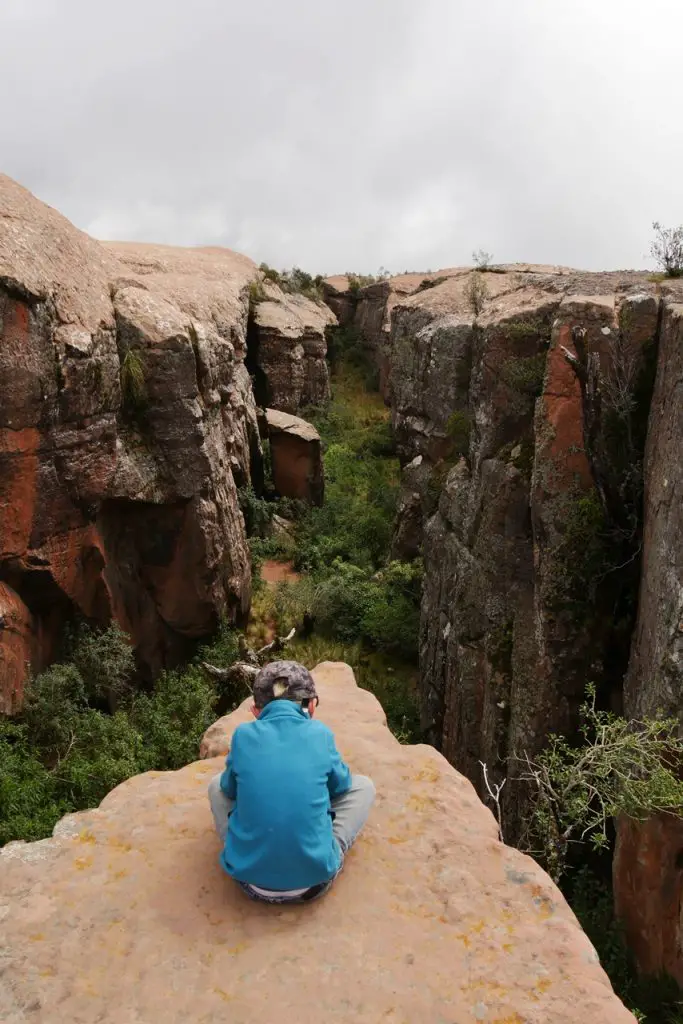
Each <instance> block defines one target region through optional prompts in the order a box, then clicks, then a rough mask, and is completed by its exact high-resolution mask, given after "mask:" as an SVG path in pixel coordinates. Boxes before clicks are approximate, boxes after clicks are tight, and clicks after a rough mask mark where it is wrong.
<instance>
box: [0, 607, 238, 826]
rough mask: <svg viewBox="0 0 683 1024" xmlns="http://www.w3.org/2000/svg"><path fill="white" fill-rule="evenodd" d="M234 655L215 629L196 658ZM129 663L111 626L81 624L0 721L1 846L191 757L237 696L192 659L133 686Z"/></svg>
mask: <svg viewBox="0 0 683 1024" xmlns="http://www.w3.org/2000/svg"><path fill="white" fill-rule="evenodd" d="M236 652H237V645H236V639H235V637H234V636H233V634H232V633H231V632H230V631H229V630H227V629H223V630H221V631H220V632H219V635H218V636H217V638H216V642H215V644H213V645H212V647H211V648H208V649H206V650H205V651H203V652H202V656H203V657H205V658H206V659H207V660H212V659H214V660H215V659H220V660H221V661H222V662H223V663H224V664H229V663H230V661H231V660H234V658H235V657H236ZM134 669H135V662H134V658H133V652H132V649H131V647H130V645H129V644H128V642H127V638H126V636H125V634H123V633H122V632H121V631H120V630H119V629H118V627H116V626H113V625H112V626H110V627H109V628H108V629H107V630H105V631H104V632H101V633H94V632H92V631H90V630H88V629H87V628H84V629H82V630H81V631H80V632H79V633H78V635H77V637H76V639H75V642H74V644H73V647H72V650H71V652H70V659H69V661H68V662H65V663H63V664H56V665H53V666H52V667H51V668H49V669H47V670H46V671H45V672H41V673H40V675H38V676H37V677H35V678H34V679H33V680H32V681H31V682H30V683H29V685H28V687H27V693H26V702H25V706H24V709H23V711H22V713H21V715H20V716H19V717H18V718H16V719H13V720H6V719H0V845H1V844H2V843H6V842H8V841H10V840H11V839H41V838H43V837H44V836H46V835H49V833H50V831H51V830H52V828H53V826H54V824H55V822H56V821H57V820H58V819H59V818H60V817H61V816H62V815H63V814H66V813H67V812H69V811H75V810H81V809H83V808H86V807H93V806H96V805H97V804H98V803H99V802H100V801H101V800H102V798H103V797H104V796H105V795H106V794H107V793H108V792H109V790H110V789H112V788H113V787H114V786H116V785H118V784H119V783H120V782H123V781H124V779H127V778H130V776H131V775H136V774H138V773H139V772H144V771H148V770H151V769H175V768H180V767H181V766H182V765H184V764H187V763H188V762H189V761H192V760H194V758H196V756H197V750H198V744H199V740H200V738H201V736H202V733H203V732H204V731H205V729H207V728H208V726H209V725H210V724H211V723H212V722H213V721H214V720H215V717H216V714H215V711H216V705H217V702H218V700H219V699H222V700H223V701H224V702H226V703H227V704H228V705H229V704H230V703H232V705H233V706H234V704H236V703H237V701H238V700H239V699H241V697H242V696H243V695H237V694H234V695H230V694H227V695H225V694H220V693H219V692H217V691H216V689H215V688H214V686H213V685H212V684H211V683H210V682H209V681H208V680H207V679H206V678H205V676H204V674H203V673H202V672H201V671H200V669H199V668H198V667H197V666H196V665H190V666H188V667H187V668H186V669H185V670H183V671H176V672H163V673H162V674H161V675H160V676H159V678H158V679H157V680H156V682H155V685H154V689H153V691H152V692H151V693H140V692H135V691H134V690H133V689H132V688H131V686H130V684H131V682H132V679H133V673H134ZM112 700H114V703H115V705H116V710H115V711H113V712H112V711H110V710H109V708H110V707H111V705H112Z"/></svg>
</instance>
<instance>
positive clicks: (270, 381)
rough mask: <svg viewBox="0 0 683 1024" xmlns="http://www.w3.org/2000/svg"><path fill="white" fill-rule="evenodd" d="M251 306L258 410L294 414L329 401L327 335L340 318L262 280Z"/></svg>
mask: <svg viewBox="0 0 683 1024" xmlns="http://www.w3.org/2000/svg"><path fill="white" fill-rule="evenodd" d="M262 287H263V294H264V298H263V299H261V300H260V301H258V302H256V303H254V304H253V308H252V313H251V317H250V322H249V353H248V359H247V365H248V366H249V369H250V370H251V371H252V372H253V373H254V386H255V391H256V399H257V402H258V403H259V405H260V406H263V407H266V406H267V407H269V408H272V409H277V410H279V411H280V412H286V413H290V414H293V415H295V414H296V413H298V412H299V410H300V409H303V408H305V407H306V406H307V405H318V406H320V405H324V404H325V402H327V401H328V399H329V397H330V381H329V374H328V370H327V362H326V360H325V356H326V354H327V341H326V336H325V332H326V331H327V329H328V328H329V327H332V326H334V325H336V323H337V318H336V316H335V315H334V313H333V312H332V311H331V310H330V309H329V308H328V307H327V306H326V305H324V304H323V303H317V302H313V301H312V300H311V299H308V298H306V296H304V295H298V294H286V293H285V292H283V291H282V290H281V289H280V288H278V287H277V285H274V284H272V283H271V282H268V281H266V282H264V284H263V285H262Z"/></svg>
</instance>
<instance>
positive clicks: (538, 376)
mask: <svg viewBox="0 0 683 1024" xmlns="http://www.w3.org/2000/svg"><path fill="white" fill-rule="evenodd" d="M545 364H546V355H545V352H540V353H538V354H537V355H533V356H517V357H512V358H510V359H506V360H505V362H504V363H503V365H502V366H501V371H500V375H501V378H502V379H503V380H504V381H505V383H506V384H507V385H508V387H511V388H512V389H513V390H514V391H518V392H519V393H520V394H522V395H528V396H529V397H530V398H538V396H539V395H540V394H541V392H542V391H543V380H544V377H545Z"/></svg>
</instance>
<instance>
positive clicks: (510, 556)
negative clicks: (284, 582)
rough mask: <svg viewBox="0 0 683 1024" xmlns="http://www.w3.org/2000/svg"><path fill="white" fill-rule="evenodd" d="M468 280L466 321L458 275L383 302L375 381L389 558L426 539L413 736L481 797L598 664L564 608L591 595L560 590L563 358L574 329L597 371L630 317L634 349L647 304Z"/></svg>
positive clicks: (564, 713) (627, 280) (612, 278)
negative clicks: (386, 371) (396, 477)
mask: <svg viewBox="0 0 683 1024" xmlns="http://www.w3.org/2000/svg"><path fill="white" fill-rule="evenodd" d="M481 278H482V279H483V280H484V281H485V284H486V295H485V301H484V303H483V308H481V309H479V310H478V311H477V314H478V315H476V316H475V310H474V309H473V308H472V299H471V294H470V284H471V281H472V275H468V274H465V273H460V274H456V273H453V274H451V275H450V276H448V277H446V279H445V280H444V281H441V282H440V283H438V284H437V285H435V286H434V287H432V288H426V289H424V288H423V289H422V290H421V291H419V292H414V293H413V294H412V295H410V296H409V297H407V298H404V299H402V300H401V301H400V302H397V303H396V304H395V305H394V308H393V312H392V316H391V349H390V353H391V365H390V370H391V372H390V378H389V392H390V396H391V403H392V423H393V427H394V433H395V436H396V440H397V446H398V450H399V453H400V456H401V459H402V461H404V463H407V464H408V465H406V468H405V469H404V483H403V487H402V492H401V502H400V514H399V520H398V530H397V541H396V543H397V544H398V545H399V546H400V545H401V544H404V545H405V543H406V540H405V537H406V536H407V537H408V539H409V540H410V539H411V538H412V541H411V542H410V543H408V544H407V547H404V550H406V551H408V552H409V553H411V554H412V553H414V551H415V548H416V542H417V540H418V538H419V536H420V529H421V525H422V527H423V529H424V539H423V557H424V561H425V583H424V592H423V603H422V614H421V621H422V625H421V633H420V664H421V692H422V724H423V727H424V729H425V731H426V732H425V734H426V736H427V737H428V738H429V739H430V740H431V741H432V742H434V743H435V744H436V745H437V747H438V748H439V749H440V750H442V751H443V753H444V754H445V755H446V756H447V757H448V758H449V760H451V761H452V763H453V764H455V766H456V767H457V768H459V769H460V770H461V771H463V772H465V774H467V775H468V777H469V778H470V779H471V780H472V781H473V782H474V783H475V785H476V786H477V787H478V788H479V790H480V792H481V791H482V778H481V768H480V764H479V762H480V761H484V762H485V763H487V765H488V766H489V771H490V772H491V774H492V776H493V778H494V779H495V780H496V781H497V780H499V779H500V778H502V777H503V776H504V775H508V776H509V777H511V778H512V779H514V776H515V774H516V771H517V766H518V762H517V761H516V758H519V757H522V756H523V755H524V754H525V753H526V752H528V753H529V754H530V755H531V756H533V755H534V754H535V753H536V752H538V750H539V749H540V748H541V747H542V746H543V745H544V743H545V739H546V736H547V734H548V732H550V731H560V732H564V731H566V732H571V731H572V730H573V729H574V727H575V724H576V717H577V709H578V704H579V703H580V700H581V697H582V694H583V691H584V687H585V684H586V681H587V680H588V679H594V678H596V677H598V674H599V672H600V670H601V664H602V662H603V660H604V658H605V656H606V652H607V651H608V650H610V651H611V646H610V645H611V643H612V634H611V632H610V630H611V628H612V626H611V623H610V622H609V621H606V620H607V618H608V616H606V617H601V615H599V614H594V615H587V614H584V613H582V611H581V608H580V607H579V604H580V600H581V599H583V600H584V602H585V601H586V600H587V590H588V586H589V582H587V583H586V585H585V587H584V593H583V595H580V598H579V600H578V601H577V595H576V589H577V588H576V587H575V586H574V584H572V582H571V579H570V577H571V574H572V571H573V567H572V564H571V563H572V560H574V561H575V562H580V555H581V552H579V553H578V554H577V553H573V554H571V555H570V553H569V552H568V549H567V542H566V541H565V535H566V533H567V528H568V527H567V524H568V523H571V522H572V516H573V515H574V516H575V513H574V509H575V506H576V503H577V502H578V501H579V500H580V499H581V497H582V496H585V495H589V496H590V495H591V494H594V490H593V478H592V473H591V469H590V466H589V464H588V459H587V457H586V454H585V451H584V434H583V408H582V401H581V393H580V388H579V385H578V382H577V379H576V375H575V373H574V371H573V370H572V368H571V366H570V365H569V363H568V362H567V359H566V356H565V354H564V351H563V346H564V348H567V349H568V350H571V344H572V342H571V336H570V335H571V327H572V326H576V325H580V326H583V327H585V329H586V331H587V338H588V343H589V344H590V346H591V351H595V352H596V353H598V354H599V355H600V357H601V358H603V357H604V358H605V359H608V358H609V354H610V351H611V346H612V345H613V343H614V338H615V337H616V328H617V321H618V319H619V317H620V316H621V313H622V310H624V309H626V308H627V307H628V313H629V317H630V325H631V326H630V336H631V337H632V339H633V340H634V344H636V345H637V346H640V347H642V346H644V345H646V344H647V343H651V342H652V340H653V338H654V336H655V334H656V331H657V311H658V305H659V300H658V299H657V298H656V297H655V296H654V286H653V285H652V284H650V283H648V282H647V279H646V278H645V275H636V274H625V275H602V274H598V275H585V274H580V273H578V272H574V273H569V272H567V271H565V270H562V271H561V272H558V273H556V272H554V271H553V272H550V271H549V270H548V269H547V268H533V269H532V270H527V269H526V268H524V269H518V268H510V269H509V270H505V271H504V272H501V273H495V274H485V275H481ZM417 458H419V459H420V460H421V462H420V471H419V478H418V477H416V475H415V472H414V469H413V467H414V465H415V462H416V461H417ZM420 515H421V517H422V524H420ZM570 590H571V591H572V593H571V594H570ZM585 607H587V604H586V605H585ZM611 657H612V658H613V654H612V655H611ZM624 667H625V666H624ZM525 799H526V796H525V792H524V790H523V788H522V787H521V786H520V785H519V784H514V783H513V784H511V785H509V786H507V787H506V790H505V793H504V810H505V818H506V835H507V836H509V837H510V838H511V839H514V838H517V837H518V836H519V834H520V832H521V830H522V828H523V826H524V821H525V804H524V801H525Z"/></svg>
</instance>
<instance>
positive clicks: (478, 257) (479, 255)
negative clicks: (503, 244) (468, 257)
mask: <svg viewBox="0 0 683 1024" xmlns="http://www.w3.org/2000/svg"><path fill="white" fill-rule="evenodd" d="M492 259H493V256H492V255H491V253H490V252H486V250H485V249H476V250H475V251H474V252H473V253H472V262H473V263H474V265H475V267H476V268H477V270H488V269H489V266H490V265H491V260H492Z"/></svg>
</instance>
